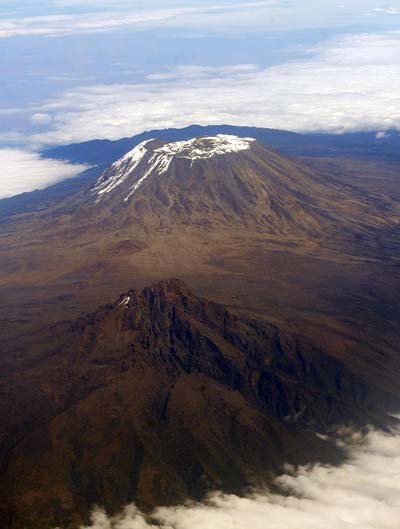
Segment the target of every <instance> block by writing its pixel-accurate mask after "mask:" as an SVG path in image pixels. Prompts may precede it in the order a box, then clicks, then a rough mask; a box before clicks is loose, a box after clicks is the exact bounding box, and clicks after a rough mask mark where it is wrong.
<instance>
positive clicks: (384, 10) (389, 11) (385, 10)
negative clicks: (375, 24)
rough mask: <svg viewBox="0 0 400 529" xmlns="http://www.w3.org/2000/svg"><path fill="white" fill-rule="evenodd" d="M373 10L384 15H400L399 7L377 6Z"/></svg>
mask: <svg viewBox="0 0 400 529" xmlns="http://www.w3.org/2000/svg"><path fill="white" fill-rule="evenodd" d="M373 11H374V12H375V13H380V14H384V15H400V8H399V7H376V8H375V9H373Z"/></svg>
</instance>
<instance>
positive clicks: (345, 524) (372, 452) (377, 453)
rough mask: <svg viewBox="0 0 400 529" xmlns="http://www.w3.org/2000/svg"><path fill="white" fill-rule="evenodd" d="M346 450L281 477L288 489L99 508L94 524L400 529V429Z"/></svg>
mask: <svg viewBox="0 0 400 529" xmlns="http://www.w3.org/2000/svg"><path fill="white" fill-rule="evenodd" d="M348 455H349V460H348V462H347V463H345V464H343V465H342V466H340V467H337V468H332V467H325V466H321V465H317V466H314V467H310V468H301V469H300V470H299V471H298V472H297V473H295V474H287V475H284V476H282V477H280V478H279V479H278V484H279V485H280V486H281V487H282V489H283V490H284V491H285V492H286V494H282V495H280V494H272V493H270V492H268V491H266V492H258V493H254V494H253V495H252V496H249V497H246V498H240V497H238V496H233V495H223V494H219V493H216V494H214V495H212V496H210V498H209V499H208V501H207V502H205V503H203V504H192V505H187V506H181V507H176V508H161V509H158V510H156V511H155V512H154V514H153V515H152V517H151V519H146V518H145V517H144V515H143V514H142V513H141V512H140V511H139V510H138V509H136V507H135V506H134V505H131V506H128V507H127V508H126V510H125V511H124V512H123V513H122V514H121V515H120V516H116V517H113V518H109V517H107V516H106V514H105V513H104V512H102V511H101V510H97V511H96V512H94V513H93V518H92V524H91V526H90V529H156V528H159V529H248V528H252V529H398V527H399V520H400V479H399V477H400V433H399V434H397V435H396V436H391V435H385V434H382V433H377V432H370V433H369V434H368V436H367V437H366V438H365V439H364V440H363V441H362V442H361V443H360V444H358V445H357V446H356V447H355V446H353V448H351V449H349V454H348ZM81 529H89V528H88V527H85V528H83V527H82V528H81Z"/></svg>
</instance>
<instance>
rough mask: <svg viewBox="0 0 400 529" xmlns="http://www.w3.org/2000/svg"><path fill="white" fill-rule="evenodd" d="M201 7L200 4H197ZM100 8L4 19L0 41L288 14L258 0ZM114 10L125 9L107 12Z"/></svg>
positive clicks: (273, 0)
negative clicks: (249, 0)
mask: <svg viewBox="0 0 400 529" xmlns="http://www.w3.org/2000/svg"><path fill="white" fill-rule="evenodd" d="M196 4H197V5H196ZM81 5H87V6H88V5H89V6H90V2H85V3H82V2H70V3H68V2H59V3H58V4H56V6H58V7H74V6H81ZM92 5H93V6H95V7H96V8H97V9H96V10H94V11H89V12H84V13H74V12H72V13H71V12H70V11H66V12H64V11H61V12H60V11H56V12H55V13H54V14H51V15H41V16H25V17H24V16H19V17H15V18H11V17H9V18H2V19H0V39H4V38H12V37H21V36H36V37H60V36H66V35H77V34H78V35H79V34H87V33H97V32H102V31H116V30H123V29H126V28H130V29H137V30H140V29H144V28H147V29H149V28H160V27H165V26H172V27H178V28H179V27H185V26H187V25H190V26H193V27H204V26H205V27H207V26H208V25H209V24H210V23H212V24H215V23H218V22H222V21H223V20H224V18H225V19H226V17H228V21H229V22H230V23H231V24H234V25H239V26H241V27H242V25H243V17H245V18H246V21H247V22H250V26H251V23H254V22H256V21H257V17H256V14H255V10H261V13H259V15H260V14H261V16H263V15H264V16H265V15H268V14H269V13H268V11H266V10H267V9H269V8H271V7H274V6H276V7H277V8H278V9H279V11H278V12H281V11H285V8H284V7H283V8H282V7H280V2H279V0H264V1H263V0H258V1H257V0H256V1H254V2H237V1H236V2H229V1H228V2H224V1H219V2H215V3H213V4H208V5H207V4H204V3H203V4H201V3H199V2H195V3H193V2H192V3H190V2H187V3H186V5H185V4H183V5H182V3H181V5H179V4H174V5H172V6H171V5H170V6H168V3H167V4H166V5H165V7H163V3H161V2H159V3H158V5H157V6H154V7H153V8H151V9H143V7H141V6H134V8H132V5H129V4H127V3H126V2H125V3H124V2H122V3H115V2H114V3H112V2H107V3H106V4H104V3H103V5H102V4H101V3H100V4H97V3H96V4H94V3H92ZM106 7H110V8H113V7H115V8H118V7H120V8H122V9H116V10H111V11H110V10H107V9H104V8H106Z"/></svg>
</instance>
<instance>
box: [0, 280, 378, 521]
mask: <svg viewBox="0 0 400 529" xmlns="http://www.w3.org/2000/svg"><path fill="white" fill-rule="evenodd" d="M12 354H14V355H18V356H19V363H18V369H15V364H14V362H13V361H8V362H7V361H6V362H3V365H2V372H3V373H6V375H7V376H6V378H4V379H2V382H1V384H2V385H1V386H0V390H1V391H2V392H3V393H6V394H7V395H8V397H9V398H8V399H7V401H8V402H7V403H5V402H4V401H3V403H2V404H1V407H0V411H1V415H0V419H1V420H0V424H1V429H2V435H1V437H2V452H3V472H2V475H1V479H0V486H1V498H2V501H1V502H0V503H1V505H2V508H1V518H0V520H1V526H2V527H7V528H10V529H23V528H25V527H28V526H29V527H32V528H33V527H34V528H35V529H51V528H53V527H54V526H60V527H71V528H72V527H76V526H77V524H78V523H80V522H81V521H87V516H88V513H89V511H90V508H91V507H92V506H93V505H94V504H100V505H103V506H105V507H106V508H107V509H108V510H109V512H115V511H117V510H118V509H120V508H122V507H123V506H124V505H125V504H126V503H127V502H130V501H136V502H137V503H138V504H139V505H140V506H141V507H142V508H151V507H153V506H155V505H158V504H159V503H165V504H170V503H173V502H175V501H179V500H181V499H184V498H187V497H193V498H200V497H201V496H202V495H203V494H204V493H206V492H207V491H208V490H210V489H219V488H221V489H223V490H226V491H239V490H243V488H244V487H246V486H248V485H253V484H257V483H258V484H260V483H263V482H265V481H266V480H268V477H269V476H271V473H272V474H273V473H276V472H279V470H280V469H281V468H282V465H283V463H284V462H289V463H293V464H303V463H305V462H307V461H310V460H312V459H319V460H322V461H324V460H325V461H336V460H337V458H338V457H340V453H339V452H338V450H337V449H336V448H335V447H334V446H332V445H331V444H329V443H328V442H325V441H323V440H322V439H321V438H319V437H318V436H317V435H316V433H317V432H329V431H333V430H334V429H335V427H336V426H338V425H342V424H353V425H354V424H356V425H363V424H365V423H367V422H376V421H377V419H376V417H377V416H379V415H380V414H381V413H382V411H381V410H380V409H379V406H378V405H377V404H376V403H377V402H381V403H382V399H380V400H379V399H377V395H376V392H375V391H374V390H371V388H368V387H367V385H366V384H365V383H363V382H362V381H361V380H360V379H358V378H357V377H356V376H354V375H353V374H351V373H350V372H349V371H348V370H347V369H346V368H345V367H344V366H343V365H342V364H341V363H340V362H338V361H336V360H333V359H332V358H330V357H329V356H327V355H326V354H325V353H323V352H322V351H321V350H318V349H317V348H315V347H314V346H313V345H312V344H311V343H310V342H309V341H307V340H305V339H300V338H298V337H296V336H293V335H291V334H288V333H287V332H283V331H280V330H279V329H278V328H277V327H276V326H274V325H271V324H268V323H266V322H260V321H256V320H254V319H249V318H244V317H240V316H238V315H236V314H234V313H232V312H230V311H228V310H227V309H226V308H224V307H223V306H222V305H219V304H216V303H213V302H211V301H208V300H206V299H202V298H199V297H196V296H195V295H193V294H192V293H191V292H190V291H189V290H188V289H187V288H186V286H185V285H184V284H183V283H182V282H181V281H178V280H167V281H163V282H160V283H157V284H155V285H153V286H152V287H149V288H145V289H144V290H142V291H130V292H128V293H127V294H125V295H123V296H121V297H120V298H119V299H118V300H117V301H116V302H115V303H113V304H109V305H106V306H104V307H102V308H100V309H99V310H97V311H95V312H93V313H91V314H88V315H84V316H81V317H80V318H78V319H77V320H76V321H75V322H73V323H63V324H59V325H57V326H51V327H48V328H46V329H42V330H41V332H40V333H38V334H37V335H36V336H34V337H32V338H30V340H29V342H27V343H25V345H24V346H22V347H21V346H20V347H19V349H18V350H17V351H13V353H12ZM381 397H382V395H381ZM10 405H11V409H10ZM9 438H12V439H13V441H14V445H12V444H10V443H8V442H7V439H9ZM15 440H17V442H15Z"/></svg>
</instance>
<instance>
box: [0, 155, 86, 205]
mask: <svg viewBox="0 0 400 529" xmlns="http://www.w3.org/2000/svg"><path fill="white" fill-rule="evenodd" d="M0 167H1V176H0V199H2V198H7V197H11V196H13V195H19V194H20V193H24V192H27V191H34V190H35V189H43V188H45V187H48V186H50V185H51V184H55V183H56V182H59V181H61V180H64V179H66V178H71V177H73V176H76V175H77V174H79V173H80V172H82V171H83V170H85V169H86V168H87V167H86V166H85V165H77V164H74V165H72V164H68V163H65V162H61V161H57V160H46V159H44V158H41V157H40V156H39V155H38V154H37V153H33V152H29V151H24V150H20V149H0Z"/></svg>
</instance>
